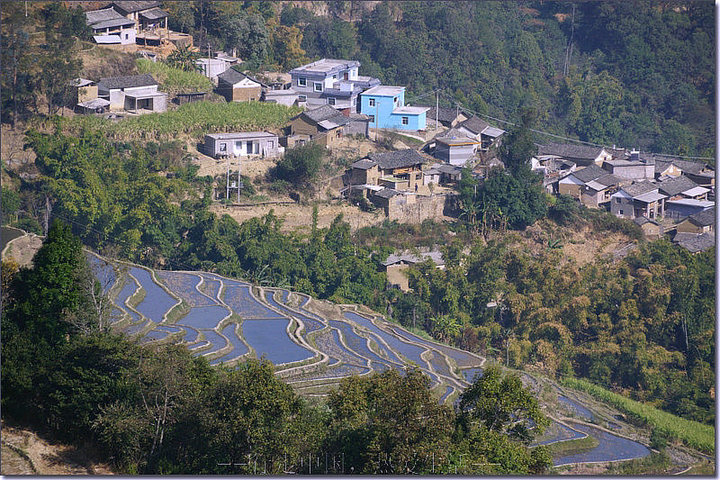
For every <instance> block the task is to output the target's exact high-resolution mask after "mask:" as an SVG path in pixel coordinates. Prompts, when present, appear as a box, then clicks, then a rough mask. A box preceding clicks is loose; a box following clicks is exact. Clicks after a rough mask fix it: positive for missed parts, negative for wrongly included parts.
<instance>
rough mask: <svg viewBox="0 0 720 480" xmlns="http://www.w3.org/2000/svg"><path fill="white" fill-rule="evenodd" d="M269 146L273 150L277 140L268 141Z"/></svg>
mask: <svg viewBox="0 0 720 480" xmlns="http://www.w3.org/2000/svg"><path fill="white" fill-rule="evenodd" d="M268 148H269V149H271V150H272V149H274V148H275V141H274V140H270V141H268Z"/></svg>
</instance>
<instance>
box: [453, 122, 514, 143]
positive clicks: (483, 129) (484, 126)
mask: <svg viewBox="0 0 720 480" xmlns="http://www.w3.org/2000/svg"><path fill="white" fill-rule="evenodd" d="M456 128H457V130H458V131H459V132H461V133H463V134H465V135H467V136H468V137H471V138H474V139H476V140H480V143H481V144H480V150H482V151H483V152H486V151H488V150H489V149H490V147H491V146H493V145H496V146H497V145H499V139H500V137H501V136H502V135H503V134H504V133H505V130H502V129H500V128H497V127H492V126H490V124H489V123H487V122H486V121H484V120H482V119H481V118H479V117H477V116H472V117H470V118H468V119H467V120H465V121H463V122H461V123H459V124H457V127H456Z"/></svg>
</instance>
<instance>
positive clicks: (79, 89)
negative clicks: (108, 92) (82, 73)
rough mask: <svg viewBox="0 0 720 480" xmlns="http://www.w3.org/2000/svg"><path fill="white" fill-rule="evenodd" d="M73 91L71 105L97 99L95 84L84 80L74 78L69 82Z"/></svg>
mask: <svg viewBox="0 0 720 480" xmlns="http://www.w3.org/2000/svg"><path fill="white" fill-rule="evenodd" d="M70 85H71V86H72V89H73V98H72V102H73V104H75V105H77V104H78V103H82V102H87V101H90V100H95V99H96V98H98V86H97V83H95V82H93V81H92V80H88V79H86V78H76V79H74V80H72V82H70Z"/></svg>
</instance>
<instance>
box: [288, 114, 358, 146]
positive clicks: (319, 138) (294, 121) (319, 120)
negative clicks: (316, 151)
mask: <svg viewBox="0 0 720 480" xmlns="http://www.w3.org/2000/svg"><path fill="white" fill-rule="evenodd" d="M349 123H350V118H349V117H346V116H345V115H343V114H342V113H340V112H339V111H337V110H335V109H334V108H333V107H331V106H329V105H322V106H320V107H317V108H314V109H312V110H305V111H304V112H302V113H300V114H299V115H296V116H294V117H293V118H291V119H290V135H289V136H288V137H287V139H286V142H287V146H288V147H289V148H292V147H293V146H294V145H296V144H298V143H299V144H302V143H305V142H308V141H314V142H317V143H319V144H320V145H323V146H325V147H328V148H332V147H334V146H336V145H338V144H339V143H340V139H341V138H342V136H343V127H345V126H346V125H348V124H349Z"/></svg>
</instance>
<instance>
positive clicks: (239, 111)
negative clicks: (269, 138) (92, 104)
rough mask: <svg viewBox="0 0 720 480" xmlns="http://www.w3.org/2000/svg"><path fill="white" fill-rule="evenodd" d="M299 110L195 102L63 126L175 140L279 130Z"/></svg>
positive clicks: (76, 120)
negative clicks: (183, 137)
mask: <svg viewBox="0 0 720 480" xmlns="http://www.w3.org/2000/svg"><path fill="white" fill-rule="evenodd" d="M299 112H300V109H299V108H297V107H286V106H284V105H278V104H276V103H264V102H242V103H238V102H232V103H211V102H193V103H187V104H185V105H182V106H180V107H179V108H178V109H177V110H172V111H168V112H163V113H149V114H146V115H139V116H133V117H128V118H124V119H121V120H118V121H114V120H108V119H106V118H103V117H98V116H91V115H82V116H80V115H78V116H75V117H72V118H66V119H62V120H61V121H63V129H64V130H66V131H69V132H70V133H78V132H79V131H81V130H83V129H89V130H100V131H101V132H103V133H104V134H105V135H106V136H108V137H109V138H111V139H114V140H143V139H147V140H155V141H157V140H172V139H176V138H177V137H178V135H182V134H186V135H191V136H193V137H195V138H196V139H197V140H200V139H201V138H202V137H203V135H205V134H206V133H217V132H231V131H246V132H250V131H256V130H265V129H278V128H281V127H283V126H285V125H286V124H287V122H288V120H289V119H290V117H292V116H293V115H296V114H297V113H299Z"/></svg>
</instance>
